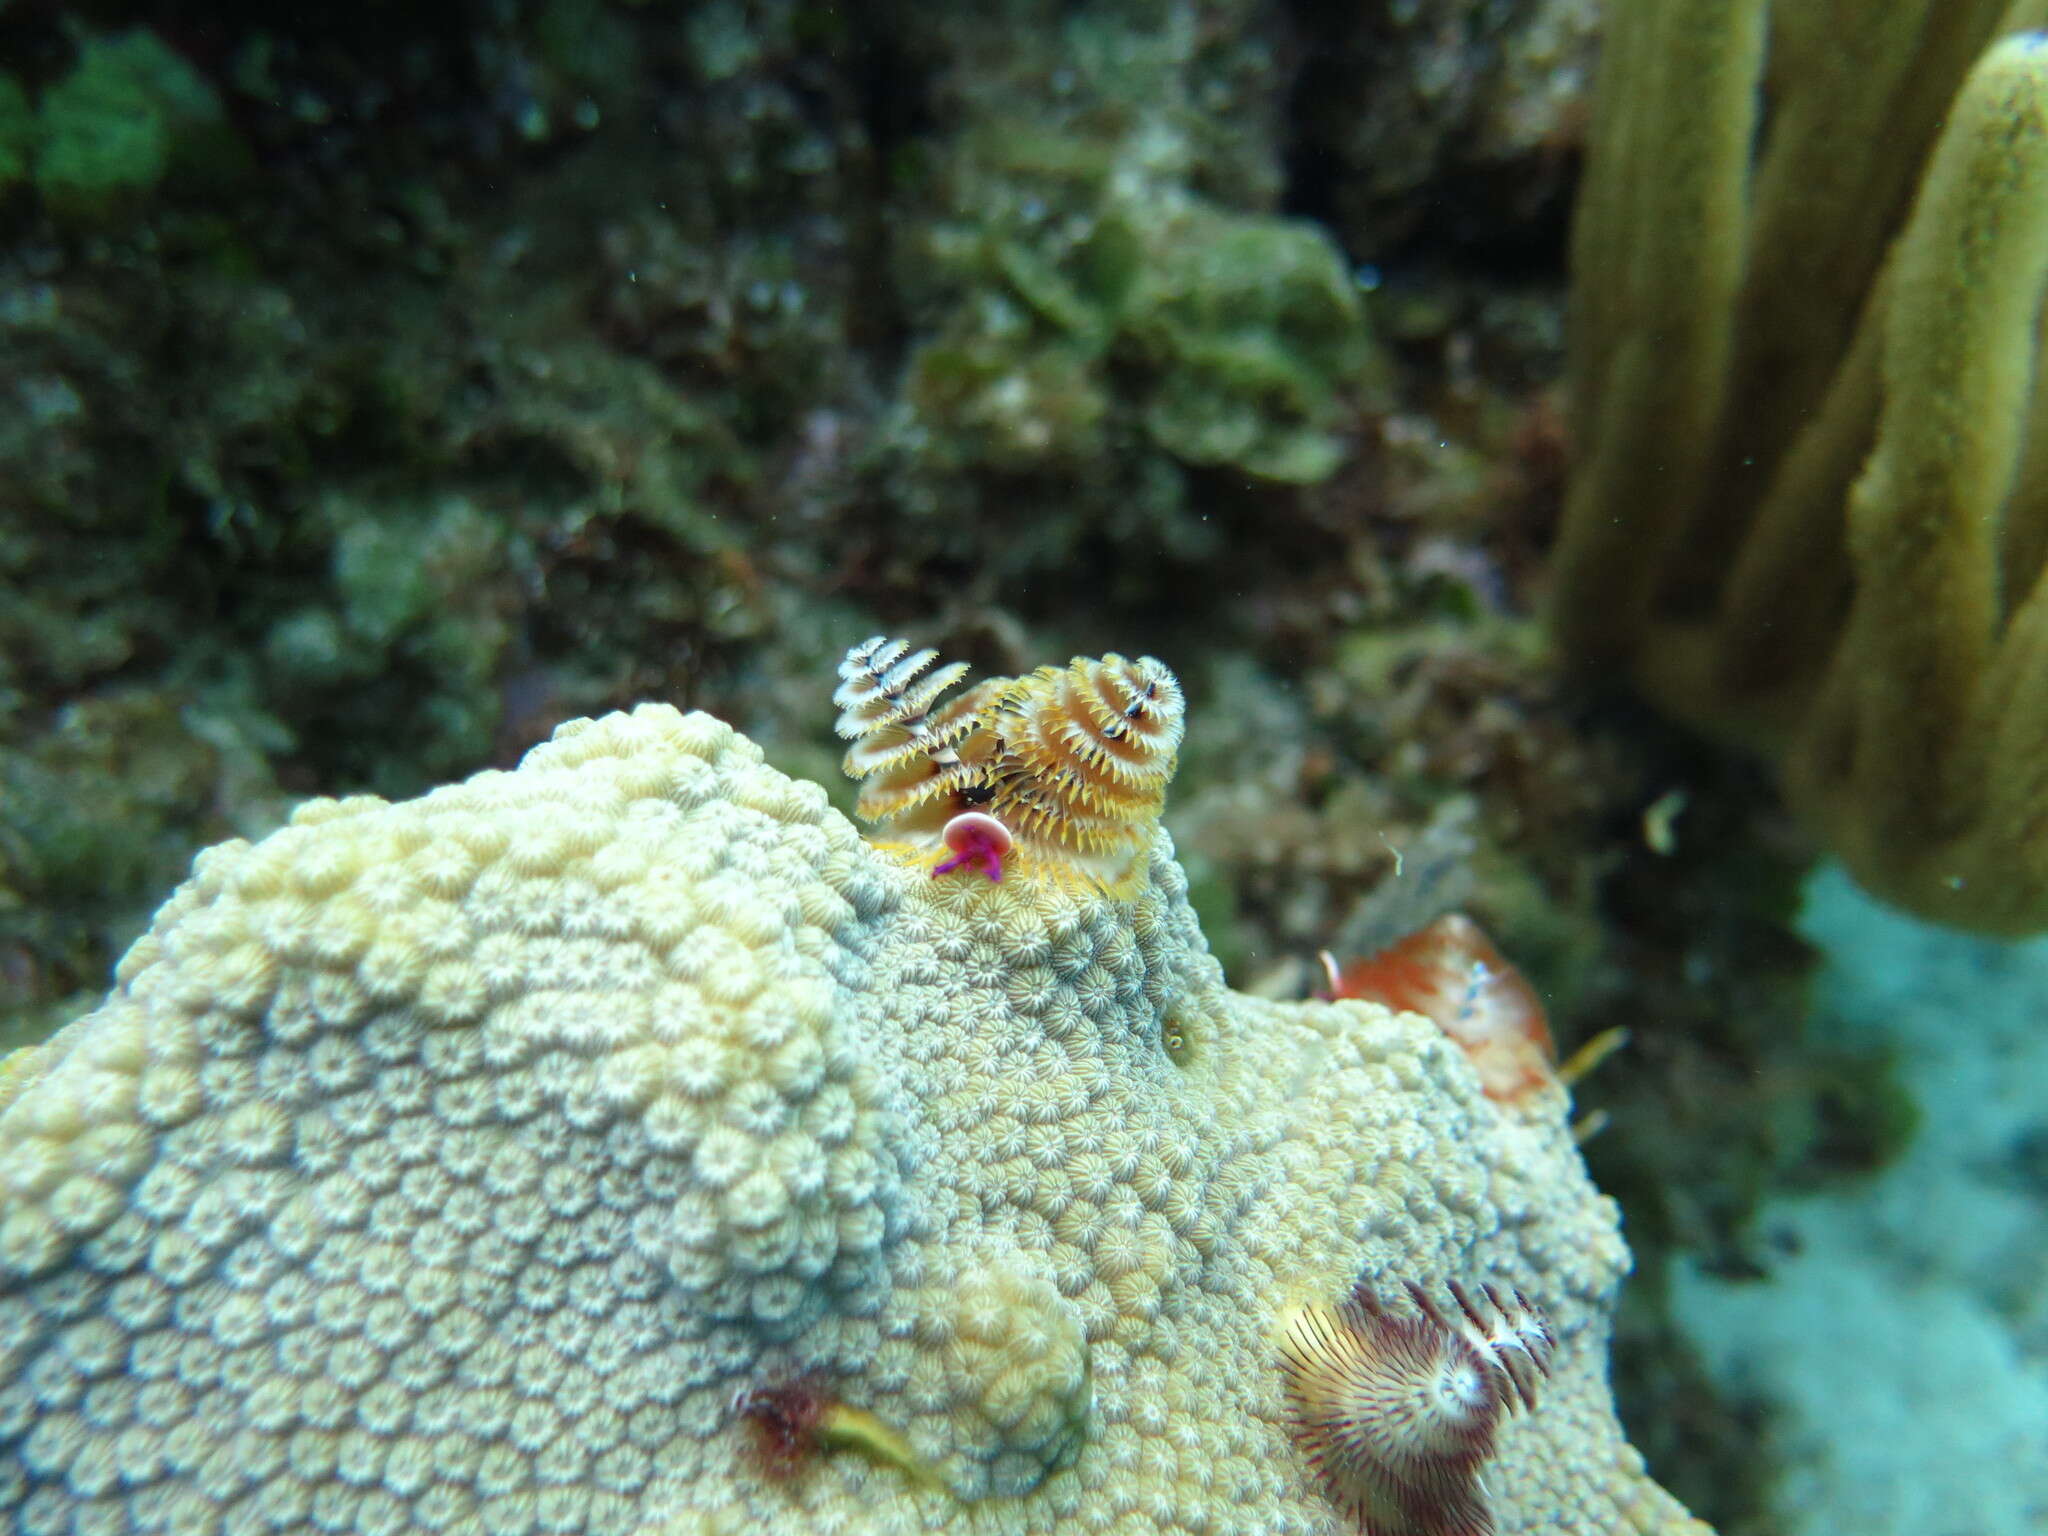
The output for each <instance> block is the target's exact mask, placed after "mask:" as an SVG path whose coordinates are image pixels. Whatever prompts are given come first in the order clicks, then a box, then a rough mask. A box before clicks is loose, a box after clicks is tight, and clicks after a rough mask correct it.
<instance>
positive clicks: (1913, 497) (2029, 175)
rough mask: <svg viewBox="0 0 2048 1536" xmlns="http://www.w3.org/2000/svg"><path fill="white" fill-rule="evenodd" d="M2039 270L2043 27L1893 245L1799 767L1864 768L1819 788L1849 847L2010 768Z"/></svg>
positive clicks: (1952, 129)
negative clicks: (2013, 508)
mask: <svg viewBox="0 0 2048 1536" xmlns="http://www.w3.org/2000/svg"><path fill="white" fill-rule="evenodd" d="M2044 283H2048V37H2044V36H2042V35H2041V34H2038V33H2027V34H2021V35H2019V36H2015V37H2010V38H2007V39H2006V40H2005V41H2003V42H2001V43H2000V44H1998V45H1997V46H1996V47H1994V48H1993V49H1991V51H1990V52H1989V53H1987V54H1986V55H1985V56H1984V58H1983V60H1982V61H1981V62H1980V63H1979V64H1978V65H1977V67H1976V68H1975V69H1974V70H1972V71H1971V73H1970V75H1969V77H1968V79H1967V80H1966V81H1965V82H1964V85H1963V89H1962V92H1961V94H1960V95H1959V96H1958V97H1957V99H1956V103H1955V106H1954V108H1953V110H1952V112H1951V114H1950V117H1949V121H1948V125H1947V127H1946V128H1945V129H1944V131H1943V133H1942V136H1941V139H1940V142H1939V143H1938V145H1937V146H1936V149H1935V152H1934V158H1933V160H1932V162H1931V164H1930V165H1929V167H1928V171H1927V177H1926V181H1925V183H1924V185H1923V187H1922V189H1921V193H1920V197H1919V200H1918V202H1917V203H1916V205H1915V207H1914V210H1913V215H1912V218H1911V220H1910V221H1909V222H1908V224H1907V227H1906V231H1905V233H1904V235H1903V236H1902V237H1901V238H1900V242H1899V246H1898V249H1897V255H1896V258H1895V270H1894V272H1893V274H1892V282H1891V285H1890V287H1891V293H1890V302H1889V303H1888V305H1887V322H1886V329H1885V342H1884V359H1883V381H1884V403H1883V406H1882V409H1881V411H1880V414H1879V417H1878V430H1877V445H1876V448H1875V449H1874V451H1873V452H1872V454H1871V456H1870V459H1869V462H1868V463H1867V464H1866V465H1865V466H1864V470H1863V474H1862V476H1861V477H1860V478H1859V479H1858V481H1857V482H1856V485H1855V487H1854V488H1853V490H1852V491H1851V493H1850V496H1849V507H1848V537H1849V548H1850V556H1851V561H1852V564H1853V565H1854V567H1855V570H1856V578H1857V597H1856V602H1855V605H1854V607H1853V609H1852V611H1851V614H1850V619H1849V624H1848V627H1847V630H1846V631H1845V633H1844V636H1843V643H1842V645H1841V648H1840V650H1839V652H1838V654H1837V659H1836V662H1835V665H1834V666H1833V668H1832V669H1831V672H1830V675H1829V679H1828V682H1827V684H1826V685H1825V688H1824V691H1823V696H1822V701H1821V711H1822V717H1823V719H1824V721H1825V722H1826V725H1825V728H1824V729H1822V730H1820V731H1818V732H1816V733H1815V734H1814V736H1813V738H1812V741H1813V742H1814V746H1813V748H1812V749H1811V750H1810V752H1809V753H1806V754H1802V756H1803V757H1805V758H1806V761H1804V762H1800V763H1795V765H1794V770H1795V783H1797V782H1798V781H1799V780H1800V779H1802V778H1805V777H1807V776H1808V775H1809V774H1810V775H1812V776H1814V777H1815V778H1817V779H1818V780H1819V781H1821V782H1823V783H1826V784H1828V785H1830V786H1838V785H1839V784H1840V783H1841V781H1842V779H1843V778H1844V777H1846V778H1847V780H1848V781H1849V783H1850V784H1852V785H1853V786H1854V793H1853V795H1852V796H1850V797H1848V802H1849V806H1850V807H1853V809H1851V810H1849V812H1848V815H1847V816H1846V818H1845V817H1844V812H1843V810H1838V809H1831V805H1832V806H1840V805H1841V804H1842V799H1843V797H1841V796H1839V795H1838V794H1835V793H1828V792H1824V793H1820V794H1817V795H1816V796H1815V797H1814V798H1815V802H1816V804H1815V809H1816V810H1818V811H1819V812H1820V813H1821V815H1822V816H1823V818H1824V820H1826V819H1832V820H1835V821H1836V822H1837V823H1838V825H1837V832H1838V834H1840V835H1845V836H1846V837H1847V838H1848V839H1849V841H1847V842H1844V843H1843V844H1842V846H1843V849H1844V853H1845V856H1848V857H1850V858H1851V860H1852V862H1853V861H1854V860H1855V858H1856V856H1857V854H1858V853H1859V852H1861V853H1863V854H1864V855H1865V856H1878V857H1882V858H1884V859H1886V860H1888V861H1891V862H1894V863H1896V861H1897V859H1898V850H1897V849H1896V847H1895V846H1894V844H1895V842H1896V840H1898V839H1900V838H1903V837H1918V838H1921V839H1922V840H1926V839H1927V838H1928V836H1929V834H1930V833H1932V834H1935V835H1936V836H1937V837H1938V836H1939V835H1941V834H1942V833H1944V832H1961V831H1962V830H1963V829H1964V828H1965V827H1966V826H1968V825H1969V824H1970V823H1972V822H1974V821H1975V819H1976V817H1977V814H1978V813H1979V812H1980V811H1981V810H1982V808H1983V805H1982V792H1983V789H1984V787H1985V784H1986V779H1987V773H1988V771H1989V770H1994V769H1995V768H1996V766H1997V765H1995V764H1991V763H1987V761H1986V760H1985V755H1984V747H1985V745H1986V739H1985V736H1984V733H1983V731H1982V730H1981V729H1980V728H1979V724H1980V722H1979V721H1978V720H1977V718H1976V703H1977V694H1978V690H1979V688H1980V687H1982V686H1986V685H1987V684H1988V681H1989V678H1988V674H1989V673H1990V670H1991V661H1992V652H1993V647H1994V644H1995V643H1996V640H1997V633H1998V626H1999V587H1998V560H1999V547H2000V539H1999V532H2000V519H2001V512H2002V509H2003V507H2004V504H2005V502H2006V498H2007V496H2008V494H2009V492H2010V491H2011V489H2012V485H2013V476H2014V470H2015V468H2016V467H2017V465H2018V463H2019V458H2020V450H2021V443H2022V434H2023V431H2024V428H2025V426H2026V422H2027V417H2028V414H2029V394H2030V390H2031V388H2032V384H2033V376H2034V359H2035V336H2036V318H2037V314H2038V311H2039V309H2040V302H2041V294H2042V290H2043V286H2044ZM2015 766H2017V765H2015ZM1802 769H1803V770H1805V771H1804V772H1801V771H1800V770H1802ZM1816 787H1818V786H1816ZM1931 823H1932V824H1931ZM1859 845H1861V846H1860V847H1859Z"/></svg>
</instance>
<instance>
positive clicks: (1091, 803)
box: [832, 635, 1186, 892]
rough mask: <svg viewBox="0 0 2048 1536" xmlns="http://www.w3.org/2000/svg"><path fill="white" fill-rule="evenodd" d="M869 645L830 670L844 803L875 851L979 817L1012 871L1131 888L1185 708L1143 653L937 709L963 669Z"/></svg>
mask: <svg viewBox="0 0 2048 1536" xmlns="http://www.w3.org/2000/svg"><path fill="white" fill-rule="evenodd" d="M937 657H938V653H937V652H936V651H932V650H920V651H912V650H911V649H910V643H909V642H908V641H906V640H890V639H887V638H885V637H883V636H880V635H877V636H875V637H873V638H872V639H869V640H865V641H863V642H861V643H860V644H859V645H856V646H855V647H853V649H852V650H850V651H848V652H847V653H846V659H845V661H843V662H842V663H841V664H840V667H839V676H840V678H841V682H840V686H839V691H838V692H837V693H835V694H834V695H833V696H832V702H833V703H835V704H837V705H838V706H839V708H840V715H839V721H838V731H839V734H840V735H841V736H842V737H847V738H851V739H852V741H853V746H852V747H851V748H849V749H848V751H847V754H846V762H845V769H846V772H847V774H848V775H849V776H851V777H853V778H857V779H860V780H861V781H862V783H861V792H860V800H859V803H858V805H857V807H856V809H857V811H858V813H859V814H860V816H861V817H862V819H864V820H866V821H871V822H876V823H879V824H880V825H881V827H882V835H883V838H884V841H885V843H886V844H887V845H888V846H890V847H892V848H896V849H900V850H902V851H904V852H906V853H907V854H908V855H910V856H912V857H915V858H920V859H922V858H925V857H927V856H935V855H936V854H937V852H938V850H939V834H940V833H941V832H942V830H943V829H944V827H945V825H946V823H947V822H948V821H950V820H951V819H952V818H953V817H955V816H957V815H959V814H961V813H963V812H981V813H985V814H987V815H989V816H993V817H994V818H995V819H996V820H997V821H998V822H1000V823H1002V825H1003V826H1004V827H1005V828H1006V829H1007V830H1008V832H1009V834H1010V835H1011V836H1012V837H1013V838H1015V839H1016V842H1017V850H1018V861H1019V863H1020V864H1021V865H1022V866H1023V867H1024V868H1025V870H1026V872H1027V873H1029V874H1031V875H1034V876H1038V877H1041V878H1045V879H1049V880H1051V881H1053V882H1055V883H1067V882H1079V883H1083V884H1086V885H1089V886H1092V887H1094V888H1097V889H1101V890H1107V891H1111V892H1121V891H1124V890H1127V889H1128V888H1129V886H1130V885H1131V883H1132V882H1133V881H1134V880H1135V879H1136V878H1137V875H1138V874H1139V872H1140V868H1141V866H1142V863H1143V858H1144V854H1145V850H1146V848H1147V846H1148V845H1149V843H1150V841H1151V837H1152V831H1153V828H1154V827H1155V825H1156V824H1157V822H1158V820H1159V813H1160V811H1161V810H1162V809H1163V808H1164V806H1165V804H1166V784H1167V781H1168V780H1169V779H1171V778H1172V777H1173V769H1174V761H1175V754H1176V753H1177V752H1178V751H1179V748H1180V740H1181V732H1182V729H1183V722H1184V716H1185V713H1186V702H1185V700H1184V699H1183V698H1182V696H1181V691H1180V684H1179V682H1178V681H1177V680H1176V679H1175V678H1174V675H1173V674H1172V673H1171V672H1170V671H1168V670H1167V669H1166V667H1165V665H1164V664H1163V663H1161V662H1158V661H1155V660H1154V659H1153V658H1151V657H1150V656H1141V657H1139V658H1138V659H1137V660H1136V661H1130V660H1127V659H1125V658H1124V657H1122V656H1118V655H1115V654H1114V653H1112V654H1110V655H1108V656H1104V657H1102V658H1100V659H1099V660H1096V659H1091V658H1085V657H1079V656H1077V657H1075V658H1074V659H1073V660H1072V661H1071V662H1069V663H1068V664H1067V665H1066V666H1064V667H1040V668H1039V669H1038V670H1037V671H1035V672H1032V673H1029V674H1027V675H1026V676H1024V677H1013V678H994V679H991V680H989V681H987V682H984V683H981V684H979V685H977V686H976V687H975V688H973V689H971V690H969V691H968V692H966V693H962V694H959V695H956V696H955V697H954V698H952V699H951V700H948V701H946V702H945V703H943V704H941V703H939V702H938V701H939V699H940V696H941V695H942V694H944V692H945V691H946V690H947V689H948V688H950V687H951V686H952V685H953V684H954V683H956V682H958V681H959V680H960V678H961V677H962V676H963V675H965V673H966V671H967V668H966V666H965V664H964V663H961V662H950V663H948V664H947V665H945V666H943V667H940V668H939V669H938V670H937V671H935V672H926V670H925V669H926V668H927V667H929V666H930V665H931V663H932V662H933V661H935V660H936V659H937Z"/></svg>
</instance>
